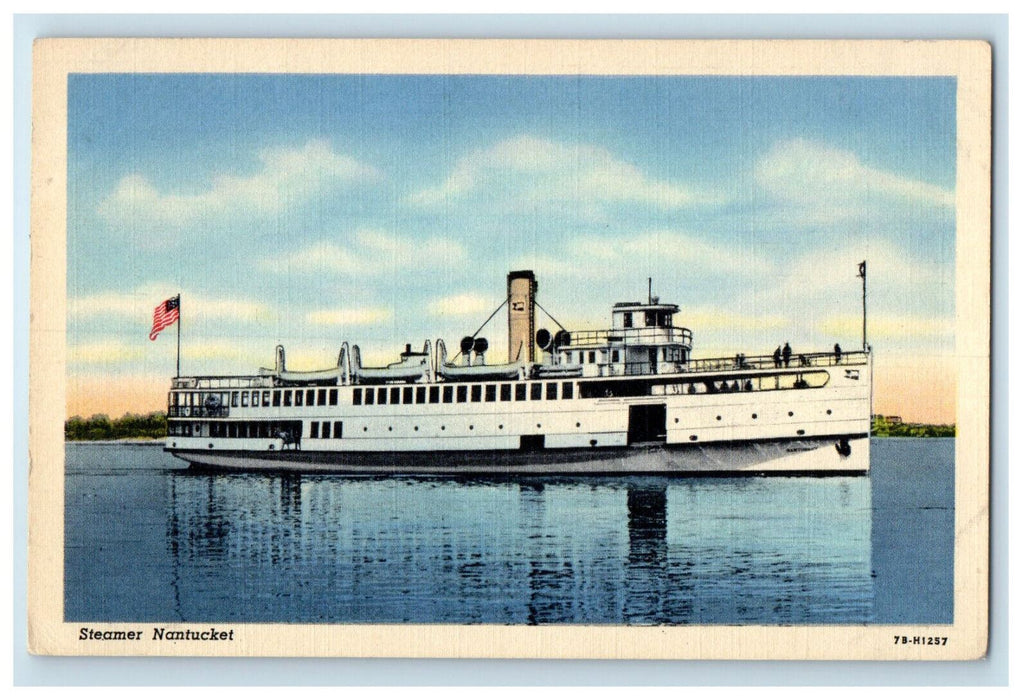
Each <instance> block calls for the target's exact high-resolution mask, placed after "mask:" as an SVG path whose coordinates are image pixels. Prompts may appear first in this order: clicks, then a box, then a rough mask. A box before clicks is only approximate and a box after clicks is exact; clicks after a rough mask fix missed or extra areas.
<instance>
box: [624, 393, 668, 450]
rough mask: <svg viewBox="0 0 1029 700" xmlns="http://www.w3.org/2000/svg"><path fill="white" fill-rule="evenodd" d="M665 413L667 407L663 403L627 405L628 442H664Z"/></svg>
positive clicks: (665, 434) (665, 431)
mask: <svg viewBox="0 0 1029 700" xmlns="http://www.w3.org/2000/svg"><path fill="white" fill-rule="evenodd" d="M666 414H667V409H666V407H665V404H663V403H651V404H641V405H637V406H629V434H628V441H629V444H630V445H631V444H632V443H634V442H664V441H665V440H666V438H667V430H666V429H665V417H666Z"/></svg>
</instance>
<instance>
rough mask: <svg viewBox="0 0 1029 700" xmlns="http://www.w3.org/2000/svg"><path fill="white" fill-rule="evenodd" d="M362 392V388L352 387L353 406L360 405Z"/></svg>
mask: <svg viewBox="0 0 1029 700" xmlns="http://www.w3.org/2000/svg"><path fill="white" fill-rule="evenodd" d="M362 394H363V390H362V389H354V405H355V406H360V405H361V396H362Z"/></svg>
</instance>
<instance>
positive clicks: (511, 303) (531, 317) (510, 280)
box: [507, 270, 536, 363]
mask: <svg viewBox="0 0 1029 700" xmlns="http://www.w3.org/2000/svg"><path fill="white" fill-rule="evenodd" d="M507 297H508V300H507V361H508V362H514V361H515V360H517V359H518V353H519V351H521V359H522V362H527V363H531V362H535V361H536V345H535V343H533V338H534V337H535V336H536V275H534V274H533V273H532V270H518V271H516V272H509V273H507Z"/></svg>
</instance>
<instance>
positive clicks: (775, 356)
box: [772, 345, 782, 367]
mask: <svg viewBox="0 0 1029 700" xmlns="http://www.w3.org/2000/svg"><path fill="white" fill-rule="evenodd" d="M772 362H774V363H775V366H776V367H781V366H782V346H781V345H780V346H779V347H777V348H776V349H775V352H773V353H772Z"/></svg>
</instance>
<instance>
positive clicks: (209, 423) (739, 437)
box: [166, 364, 870, 474]
mask: <svg viewBox="0 0 1029 700" xmlns="http://www.w3.org/2000/svg"><path fill="white" fill-rule="evenodd" d="M867 370H868V365H865V364H862V365H860V366H854V365H849V366H847V365H838V366H827V367H820V368H812V369H807V368H805V369H804V370H800V369H796V370H792V371H791V372H790V374H789V376H790V378H791V381H792V380H793V378H794V377H796V376H798V373H804V374H803V376H805V377H808V378H810V379H811V383H812V384H816V383H820V385H818V386H809V387H804V388H780V389H776V390H765V391H762V390H759V389H760V387H761V386H763V385H767V384H768V382H767V381H765V380H767V379H768V378H771V377H774V376H776V375H778V376H779V377H780V378H783V377H786V376H787V375H786V374H785V373H784V372H782V371H778V370H772V371H766V372H764V374H763V375H762V374H761V373H758V372H753V371H751V372H746V371H738V372H726V371H722V372H720V373H718V374H717V375H712V374H709V373H684V374H681V375H676V376H673V377H661V383H659V384H654V383H653V381H654V379H653V378H646V379H632V378H627V379H622V380H621V381H622V382H637V386H636V388H637V389H638V383H639V382H644V383H646V384H647V385H646V387H645V390H646V392H647V394H646V395H641V396H635V395H633V396H610V397H608V396H602V397H599V398H589V397H588V396H587V397H585V398H584V397H583V395H584V394H586V395H588V394H590V393H591V392H593V393H597V391H598V387H604V386H610V387H612V388H613V390H614V391H619V390H621V389H620V387H628V386H629V385H628V384H617V383H611V382H608V383H606V384H605V383H603V381H601V383H599V384H598V383H596V382H590V381H589V380H575V381H572V380H563V381H562V380H559V381H546V380H544V381H539V382H506V383H505V382H500V383H495V382H494V383H489V382H487V383H483V384H465V385H460V386H462V387H463V388H462V389H461V391H462V393H461V394H460V396H463V397H464V401H463V402H456V399H457V398H458V396H459V395H458V393H457V391H458V390H457V387H456V386H455V385H453V384H451V385H447V386H450V387H451V389H450V391H451V392H453V394H452V398H453V399H454V402H451V403H443V402H442V396H443V394H442V389H441V388H440V386H441V385H436V387H437V391H439V392H440V394H439V398H440V402H438V403H428V400H429V397H430V396H431V395H430V394H429V393H428V391H429V388H428V387H425V386H419V385H401V386H386V387H362V386H351V387H345V386H341V387H338V388H337V389H335V391H336V393H335V394H333V395H332V396H334V397H335V399H336V405H333V406H324V407H323V406H318V405H313V406H302V407H297V406H291V407H288V408H287V407H283V406H281V405H280V406H278V407H275V406H273V407H265V406H263V405H262V406H259V407H248V408H242V407H229V408H226V409H224V410H223V411H222V412H221V413H222V414H224V415H222V416H221V417H220V418H219V419H217V420H208V419H206V418H203V419H202V418H197V417H194V418H193V419H192V421H193V423H194V426H193V429H191V432H192V433H193V434H191V435H170V436H169V437H168V440H167V443H166V449H167V450H168V451H169V452H171V453H172V454H174V455H176V456H178V457H180V458H182V459H185V460H187V461H189V462H190V463H192V464H195V465H199V466H205V467H213V468H222V469H272V470H289V469H297V470H309V471H334V472H344V473H368V474H383V473H390V474H471V473H475V474H492V473H497V474H509V473H528V474H551V473H566V474H578V473H715V472H717V473H736V472H830V473H839V472H856V473H859V472H865V471H867V470H868V469H869V459H868V444H869V441H868V426H869V419H868V416H869V408H870V401H869V382H870V376H869V373H868V371H867ZM816 373H817V376H820V377H822V379H821V380H818V381H816V379H815V376H816ZM755 375H760V377H761V378H760V379H759V378H758V376H755ZM711 376H717V377H718V379H719V381H722V380H723V379H725V378H728V379H729V380H730V381H732V378H733V377H734V376H740V377H742V376H748V377H750V378H751V381H752V385H753V386H754V387H755V390H751V391H742V390H740V391H735V392H730V393H711V394H703V393H698V394H690V393H688V387H689V386H690V384H694V385H699V384H701V383H702V382H703V381H704V380H705V378H709V377H711ZM505 384H506V385H507V386H508V388H507V389H504V388H502V387H503V385H505ZM518 385H521V389H518V388H517V387H518ZM533 385H537V388H535V389H534V388H533ZM548 385H549V386H548ZM487 387H491V388H487ZM566 387H567V389H566ZM394 389H395V391H396V394H395V395H393V394H391V392H392V391H393V390H394ZM419 390H421V393H419ZM263 391H266V390H260V391H259V392H257V393H258V394H259V395H262V394H261V392H263ZM268 391H275V390H268ZM297 391H306V390H297ZM405 391H407V392H409V399H410V402H409V403H404V400H405V398H407V397H408V395H407V394H405V393H404V392H405ZM380 392H384V393H385V396H383V395H382V394H381V393H380ZM518 392H521V393H518ZM605 393H606V390H605ZM566 395H567V396H568V397H567V398H564V396H566ZM315 396H316V397H317V394H315ZM328 396H330V395H329V394H326V401H325V403H330V399H329V398H328ZM502 396H507V397H508V399H507V400H505V401H501V400H500V399H501V397H502ZM518 396H521V397H522V398H521V399H518V398H517V397H518ZM534 396H535V397H536V398H533V397H534ZM419 397H421V401H419ZM487 397H490V398H491V399H492V400H490V401H487V400H486V398H487ZM377 398H385V399H386V401H384V402H382V403H377V402H376V401H375V400H376V399H377ZM391 398H392V399H394V401H393V402H392V403H391V402H390V401H389V399H391ZM473 398H476V399H477V400H475V401H473V400H472V399H473ZM368 399H371V403H369V402H368ZM230 403H231V399H230ZM279 403H281V401H279ZM315 403H316V404H317V398H316V401H315ZM184 422H186V421H184ZM233 423H236V427H235V428H233V427H232V424H233ZM255 426H259V427H260V428H261V429H262V430H264V432H265V433H266V434H265V435H264V436H259V435H256V434H253V433H255V432H257V430H256V429H255ZM289 426H293V430H294V437H295V438H296V439H291V438H285V439H284V438H283V436H282V435H281V432H276V431H277V430H279V429H281V428H283V427H289ZM248 429H249V432H248ZM230 431H231V432H230ZM244 433H245V434H244Z"/></svg>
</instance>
